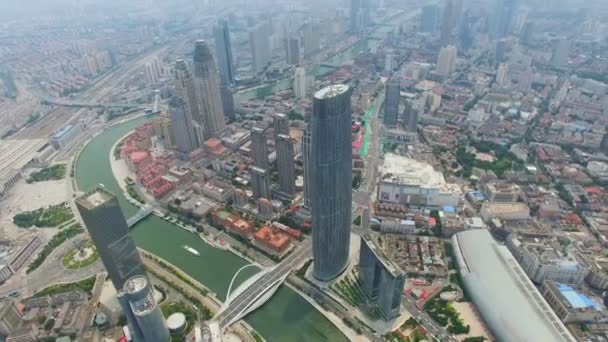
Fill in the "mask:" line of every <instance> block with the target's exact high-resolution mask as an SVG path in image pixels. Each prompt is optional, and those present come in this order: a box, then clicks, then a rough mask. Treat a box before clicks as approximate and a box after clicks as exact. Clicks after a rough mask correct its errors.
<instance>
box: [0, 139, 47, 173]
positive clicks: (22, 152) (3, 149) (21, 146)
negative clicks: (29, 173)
mask: <svg viewBox="0 0 608 342" xmlns="http://www.w3.org/2000/svg"><path fill="white" fill-rule="evenodd" d="M45 144H46V141H45V140H44V139H7V140H0V156H2V158H1V159H0V181H3V180H4V179H6V178H8V177H10V176H12V175H13V173H15V171H16V170H21V169H22V168H23V167H24V166H25V165H27V164H28V163H29V162H30V161H31V160H32V159H33V158H34V156H35V155H36V152H37V151H38V150H39V149H41V148H42V147H43V146H44V145H45Z"/></svg>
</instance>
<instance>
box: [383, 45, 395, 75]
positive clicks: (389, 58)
mask: <svg viewBox="0 0 608 342" xmlns="http://www.w3.org/2000/svg"><path fill="white" fill-rule="evenodd" d="M394 68H395V52H394V51H393V49H386V54H385V55H384V72H386V73H391V72H393V69H394Z"/></svg>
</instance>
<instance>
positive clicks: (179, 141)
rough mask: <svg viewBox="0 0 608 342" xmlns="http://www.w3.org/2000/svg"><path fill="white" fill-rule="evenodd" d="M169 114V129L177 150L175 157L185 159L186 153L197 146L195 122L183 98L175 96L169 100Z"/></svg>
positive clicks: (198, 139) (186, 157)
mask: <svg viewBox="0 0 608 342" xmlns="http://www.w3.org/2000/svg"><path fill="white" fill-rule="evenodd" d="M169 114H170V115H171V131H172V132H173V140H174V142H175V148H176V150H177V152H178V153H177V157H178V158H179V159H181V160H187V159H188V155H189V154H190V152H192V151H193V150H194V149H195V148H197V147H198V146H199V143H200V138H198V137H197V135H196V134H197V130H196V128H195V123H194V121H193V120H192V116H190V112H189V111H188V109H187V108H186V104H185V103H184V100H182V99H181V98H179V97H177V96H175V97H173V98H171V100H170V101H169Z"/></svg>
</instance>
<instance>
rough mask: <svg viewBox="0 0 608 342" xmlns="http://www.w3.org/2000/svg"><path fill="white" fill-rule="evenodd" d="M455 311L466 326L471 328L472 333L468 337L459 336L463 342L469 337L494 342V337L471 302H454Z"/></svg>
mask: <svg viewBox="0 0 608 342" xmlns="http://www.w3.org/2000/svg"><path fill="white" fill-rule="evenodd" d="M452 305H453V306H454V309H456V311H458V313H459V314H460V318H462V319H463V321H464V324H465V325H470V326H471V331H470V332H469V334H468V335H458V336H456V338H457V339H458V340H459V341H463V340H464V339H465V338H467V337H476V336H484V337H485V338H486V339H487V340H489V341H492V335H491V334H490V333H489V332H488V329H486V326H485V324H484V323H483V321H482V320H481V317H480V316H479V314H478V313H477V310H476V309H475V307H474V306H473V304H472V303H469V302H453V303H452Z"/></svg>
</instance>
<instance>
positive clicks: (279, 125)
mask: <svg viewBox="0 0 608 342" xmlns="http://www.w3.org/2000/svg"><path fill="white" fill-rule="evenodd" d="M272 127H273V130H274V138H275V139H276V138H277V136H278V135H279V134H284V135H287V136H289V118H287V115H286V114H285V113H276V114H274V115H273V116H272Z"/></svg>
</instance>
